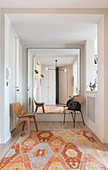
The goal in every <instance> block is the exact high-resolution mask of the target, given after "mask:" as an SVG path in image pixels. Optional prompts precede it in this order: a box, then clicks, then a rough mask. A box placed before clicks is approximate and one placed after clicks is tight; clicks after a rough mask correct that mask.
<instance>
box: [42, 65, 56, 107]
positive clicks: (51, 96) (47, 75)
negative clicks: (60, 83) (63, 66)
mask: <svg viewBox="0 0 108 170" xmlns="http://www.w3.org/2000/svg"><path fill="white" fill-rule="evenodd" d="M48 67H49V68H51V69H52V70H46V68H48ZM42 74H43V75H44V77H43V78H41V100H42V102H44V103H45V105H55V98H56V97H55V96H56V95H55V88H56V87H55V82H56V81H55V70H54V67H52V66H45V65H43V66H42Z"/></svg>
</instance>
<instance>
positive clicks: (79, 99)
mask: <svg viewBox="0 0 108 170" xmlns="http://www.w3.org/2000/svg"><path fill="white" fill-rule="evenodd" d="M73 98H74V99H75V100H76V101H78V102H79V103H80V104H81V106H82V104H83V96H73ZM63 107H64V123H65V116H66V113H71V115H72V119H73V128H75V119H76V113H77V112H79V111H77V110H69V109H68V107H67V106H66V105H65V106H63ZM80 113H81V117H82V121H83V124H84V125H85V123H84V117H83V113H82V110H80Z"/></svg>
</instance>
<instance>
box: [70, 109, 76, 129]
mask: <svg viewBox="0 0 108 170" xmlns="http://www.w3.org/2000/svg"><path fill="white" fill-rule="evenodd" d="M71 115H72V119H73V128H75V119H76V112H74V113H72V112H71Z"/></svg>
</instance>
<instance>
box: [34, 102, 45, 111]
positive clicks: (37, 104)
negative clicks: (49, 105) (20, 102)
mask: <svg viewBox="0 0 108 170" xmlns="http://www.w3.org/2000/svg"><path fill="white" fill-rule="evenodd" d="M34 103H35V105H36V109H35V113H37V110H38V107H42V110H43V113H45V109H44V103H38V102H36V100H35V99H34Z"/></svg>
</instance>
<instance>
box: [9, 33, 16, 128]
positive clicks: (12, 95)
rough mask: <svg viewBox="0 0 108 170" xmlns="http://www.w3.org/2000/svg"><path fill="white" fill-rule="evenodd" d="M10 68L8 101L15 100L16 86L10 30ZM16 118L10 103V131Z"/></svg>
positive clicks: (13, 41)
mask: <svg viewBox="0 0 108 170" xmlns="http://www.w3.org/2000/svg"><path fill="white" fill-rule="evenodd" d="M10 69H11V79H10V81H9V91H10V93H9V94H10V96H9V101H10V102H9V103H10V104H11V103H14V102H16V100H15V99H16V98H15V96H16V88H15V36H14V34H13V33H12V32H11V31H10ZM16 122H17V118H16V115H15V113H14V112H13V108H12V105H10V131H12V130H13V129H14V128H15V126H16Z"/></svg>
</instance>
